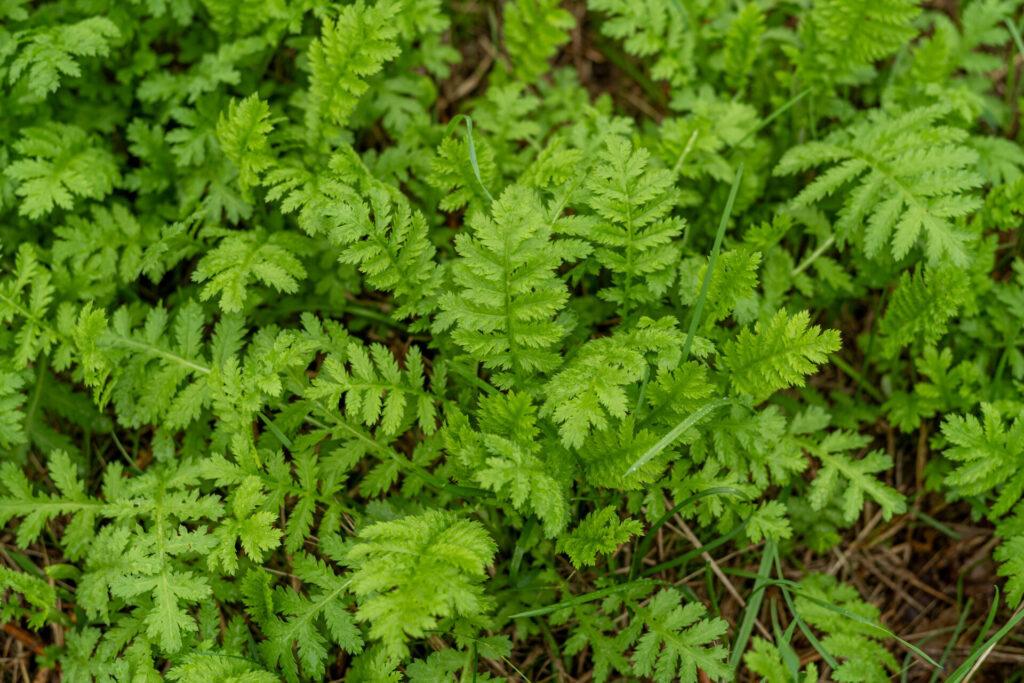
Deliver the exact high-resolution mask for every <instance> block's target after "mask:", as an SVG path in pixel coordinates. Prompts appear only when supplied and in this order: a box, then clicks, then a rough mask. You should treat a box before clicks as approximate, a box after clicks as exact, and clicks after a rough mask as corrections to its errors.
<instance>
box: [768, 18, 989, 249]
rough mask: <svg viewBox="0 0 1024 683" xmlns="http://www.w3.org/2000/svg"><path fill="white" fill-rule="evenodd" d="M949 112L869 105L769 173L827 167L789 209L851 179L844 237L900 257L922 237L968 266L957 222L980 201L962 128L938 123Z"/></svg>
mask: <svg viewBox="0 0 1024 683" xmlns="http://www.w3.org/2000/svg"><path fill="white" fill-rule="evenodd" d="M837 4H841V3H837ZM948 113H949V110H948V108H946V107H945V106H932V107H923V108H919V109H913V110H911V111H909V112H907V113H905V114H901V115H898V116H897V115H892V114H889V113H886V112H884V111H877V110H876V111H873V112H871V113H870V114H869V115H868V116H866V117H864V118H862V119H860V120H858V121H856V122H855V123H853V124H851V125H850V126H848V127H847V128H844V129H841V130H838V131H836V132H834V133H832V134H831V135H829V136H828V137H826V138H825V139H824V140H822V141H820V142H810V143H807V144H804V145H801V146H799V147H794V148H792V149H790V150H789V151H787V152H786V153H785V154H784V155H783V157H782V159H781V160H780V161H779V165H778V166H777V167H776V168H775V174H776V175H788V174H792V173H798V172H800V171H804V170H806V169H808V168H811V167H814V166H820V165H824V164H828V165H830V168H829V169H828V170H827V171H826V172H824V173H822V174H821V175H819V176H818V177H817V178H815V180H814V181H813V182H811V184H809V185H808V186H807V187H805V188H804V189H803V191H801V192H800V194H799V195H797V197H796V198H795V199H794V200H793V206H794V207H802V206H809V205H812V204H815V203H818V202H820V201H822V200H823V199H824V198H826V197H828V196H829V195H832V194H834V193H836V192H837V191H838V190H839V189H840V188H842V187H844V186H846V185H847V184H853V188H852V189H850V190H849V191H848V193H847V195H846V200H845V202H844V203H843V206H842V208H841V209H840V210H839V212H838V215H839V219H838V221H837V222H836V230H837V233H838V235H839V237H841V238H842V239H844V240H856V241H857V242H858V243H863V245H864V250H865V252H866V253H867V254H868V255H869V256H875V255H877V254H879V253H880V252H881V251H882V249H883V247H884V246H885V245H886V244H889V243H891V245H890V246H891V251H892V255H893V256H894V257H895V258H897V259H899V258H903V257H904V256H906V255H907V253H909V252H910V249H911V248H912V247H913V246H914V245H915V244H916V243H917V242H918V240H919V239H921V238H923V239H924V241H925V247H924V250H925V253H926V254H927V256H928V258H929V259H930V260H931V261H932V262H939V261H947V262H950V263H952V264H954V265H956V266H959V267H963V266H966V265H967V263H968V261H969V257H968V252H967V243H968V234H967V233H965V232H964V231H963V230H962V229H960V228H959V227H958V226H957V224H956V221H957V219H960V218H963V217H964V216H967V215H969V214H970V213H972V212H973V211H975V210H976V209H978V208H979V207H980V206H981V202H980V200H979V199H978V198H977V197H975V196H974V195H973V194H972V190H974V189H975V188H977V187H979V186H980V185H981V184H982V182H983V180H982V178H981V176H979V175H978V174H977V172H975V170H974V165H975V164H976V163H977V160H978V155H977V152H975V151H974V150H972V149H970V148H969V147H968V146H966V145H965V144H964V143H965V141H966V140H967V133H966V131H964V130H963V129H961V128H956V127H953V126H950V125H944V124H942V123H941V121H942V119H943V118H945V117H946V116H947V115H948Z"/></svg>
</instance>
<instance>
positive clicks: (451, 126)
mask: <svg viewBox="0 0 1024 683" xmlns="http://www.w3.org/2000/svg"><path fill="white" fill-rule="evenodd" d="M463 120H465V122H466V142H468V143H469V165H470V166H472V167H473V175H475V176H476V181H477V182H478V183H480V189H481V190H483V191H484V194H485V195H486V196H487V199H489V200H490V201H492V202H493V201H494V197H492V196H491V193H490V192H488V191H487V186H486V185H484V180H483V178H481V177H480V164H478V163H477V160H476V145H474V144H473V119H471V118H470V117H468V116H466V115H465V114H456V115H455V116H453V117H452V120H451V121H449V122H448V126H447V127H446V128H445V129H444V137H448V136H449V135H451V134H452V131H453V130H455V127H456V126H457V125H459V123H460V122H461V121H463Z"/></svg>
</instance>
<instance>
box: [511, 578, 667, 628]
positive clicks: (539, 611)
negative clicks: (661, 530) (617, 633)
mask: <svg viewBox="0 0 1024 683" xmlns="http://www.w3.org/2000/svg"><path fill="white" fill-rule="evenodd" d="M657 583H661V582H659V581H651V580H650V579H637V580H636V581H630V582H629V583H620V584H619V585H617V586H609V587H608V588H601V589H600V590H596V591H590V592H589V593H584V594H583V595H577V596H575V597H572V598H569V599H567V600H562V601H560V602H556V603H555V604H553V605H545V606H544V607H537V608H536V609H528V610H526V611H524V612H516V613H515V614H512V615H510V616H509V619H525V618H527V617H542V616H544V615H545V614H551V613H552V612H557V611H558V610H560V609H565V608H566V607H572V606H574V605H583V604H585V603H588V602H593V601H594V600H600V599H601V598H605V597H608V596H609V595H614V594H615V593H620V592H622V591H624V590H627V589H629V588H632V587H634V586H638V585H640V584H650V585H655V584H657Z"/></svg>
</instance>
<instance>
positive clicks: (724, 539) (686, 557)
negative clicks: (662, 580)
mask: <svg viewBox="0 0 1024 683" xmlns="http://www.w3.org/2000/svg"><path fill="white" fill-rule="evenodd" d="M749 522H750V517H747V518H746V519H744V520H743V521H742V522H741V523H740V524H739V526H737V527H736V528H735V529H733V530H732V531H730V532H729V533H727V534H726V535H724V536H719V537H718V538H716V539H715V540H713V541H711V542H710V543H705V544H704V545H702V546H701V547H700V548H697V549H695V550H691V551H689V552H688V553H684V554H683V555H680V556H679V557H674V558H672V559H671V560H669V561H667V562H662V563H661V564H658V565H655V566H653V567H651V568H650V569H646V570H644V573H643V576H651V575H653V574H657V573H658V572H663V571H665V570H666V569H672V568H673V567H678V566H680V565H685V564H686V563H687V562H689V561H690V560H692V559H694V558H696V557H700V556H701V555H703V554H704V553H707V552H711V551H712V550H714V549H715V548H717V547H719V546H721V545H725V544H726V543H728V542H729V541H731V540H732V539H734V538H736V537H737V536H739V535H740V534H742V533H743V531H744V530H745V529H746V528H747V524H748V523H749Z"/></svg>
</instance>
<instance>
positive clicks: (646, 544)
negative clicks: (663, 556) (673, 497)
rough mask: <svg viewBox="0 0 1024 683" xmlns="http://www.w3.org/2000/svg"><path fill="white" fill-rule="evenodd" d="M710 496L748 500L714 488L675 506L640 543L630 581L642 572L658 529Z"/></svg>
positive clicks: (726, 489)
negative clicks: (676, 515)
mask: <svg viewBox="0 0 1024 683" xmlns="http://www.w3.org/2000/svg"><path fill="white" fill-rule="evenodd" d="M708 496H739V497H740V498H743V499H746V496H745V495H743V493H742V492H741V491H739V490H737V489H734V488H730V487H728V486H715V487H713V488H710V489H706V490H704V491H701V492H700V493H695V494H693V495H692V496H689V497H687V498H686V499H684V500H683V502H681V503H678V504H677V505H675V506H674V507H673V508H672V509H671V510H669V511H668V512H666V513H665V514H663V515H662V516H661V517H659V518H658V519H657V520H656V521H655V522H654V524H652V525H651V528H650V529H648V530H647V533H646V534H645V535H644V539H643V540H642V541H641V542H640V545H639V546H637V549H636V552H634V553H633V562H632V564H631V566H630V570H629V580H630V581H632V580H633V579H634V578H635V577H636V573H637V572H638V571H639V570H640V562H641V561H643V558H644V556H645V555H647V551H648V550H650V548H651V543H653V542H654V537H655V534H657V532H658V529H660V528H661V527H662V526H664V525H665V522H667V521H668V520H670V519H672V517H674V516H675V514H676V513H677V512H679V511H680V510H682V509H683V508H684V507H686V506H687V505H689V504H690V503H693V502H695V501H698V500H700V499H701V498H707V497H708ZM705 547H707V546H705Z"/></svg>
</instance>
